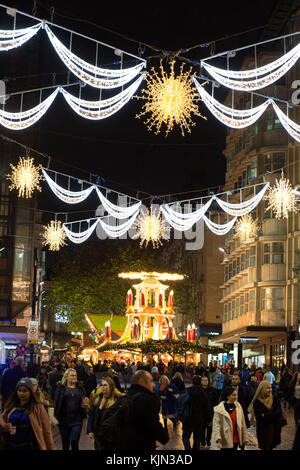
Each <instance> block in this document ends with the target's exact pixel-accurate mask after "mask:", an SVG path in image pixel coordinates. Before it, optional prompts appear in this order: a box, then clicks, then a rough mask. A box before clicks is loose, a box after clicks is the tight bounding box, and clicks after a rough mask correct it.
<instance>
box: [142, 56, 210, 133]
mask: <svg viewBox="0 0 300 470" xmlns="http://www.w3.org/2000/svg"><path fill="white" fill-rule="evenodd" d="M174 65H175V61H171V62H170V74H169V75H168V73H167V72H166V71H165V70H164V68H163V66H162V63H161V64H160V72H161V75H159V74H158V72H157V71H156V70H155V69H154V68H152V69H151V71H152V74H147V75H146V81H147V85H148V86H147V88H146V89H143V90H142V94H143V96H142V97H137V98H138V99H140V98H142V99H145V100H146V102H145V104H144V105H143V107H142V112H141V113H140V114H138V115H136V117H137V118H138V119H139V118H141V117H143V116H145V115H147V114H149V113H150V116H149V117H148V118H146V120H145V124H146V125H147V128H148V130H149V131H152V129H155V131H154V133H155V134H156V135H157V134H159V133H160V131H161V128H162V126H166V137H167V136H168V134H169V133H170V131H171V130H172V129H173V127H174V125H175V124H176V125H179V126H180V129H181V134H182V135H183V136H184V135H185V134H184V131H185V130H186V131H187V132H188V133H190V132H191V127H192V126H195V123H194V122H193V121H192V114H194V115H195V116H199V117H201V118H203V119H206V117H205V116H202V114H200V112H199V109H198V106H197V104H196V102H197V101H200V99H199V96H198V94H197V93H196V90H195V87H194V86H193V76H192V75H191V69H190V70H188V71H185V72H184V71H183V67H184V64H182V65H181V67H180V73H179V75H177V76H175V70H174Z"/></svg>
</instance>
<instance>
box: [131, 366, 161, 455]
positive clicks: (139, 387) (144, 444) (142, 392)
mask: <svg viewBox="0 0 300 470" xmlns="http://www.w3.org/2000/svg"><path fill="white" fill-rule="evenodd" d="M128 398H129V400H131V401H132V411H131V419H130V423H128V442H129V446H130V447H129V448H130V449H135V450H147V451H151V450H155V446H156V441H159V442H161V443H162V444H166V443H167V442H168V440H169V435H168V431H167V430H166V429H165V428H164V427H163V426H162V424H161V423H160V421H159V409H160V399H159V396H158V394H157V393H156V392H155V385H154V382H153V377H152V375H151V374H150V373H149V372H147V371H145V370H139V371H137V372H136V373H135V374H134V375H133V377H132V381H131V387H130V389H129V391H128Z"/></svg>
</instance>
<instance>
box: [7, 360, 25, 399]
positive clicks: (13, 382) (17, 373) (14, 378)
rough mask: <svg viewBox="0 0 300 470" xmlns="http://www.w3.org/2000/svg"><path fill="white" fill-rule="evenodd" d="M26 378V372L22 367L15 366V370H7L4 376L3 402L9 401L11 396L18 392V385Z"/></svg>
mask: <svg viewBox="0 0 300 470" xmlns="http://www.w3.org/2000/svg"><path fill="white" fill-rule="evenodd" d="M23 377H25V372H24V371H23V369H22V367H21V366H15V367H13V369H6V370H5V371H4V374H3V376H2V383H1V394H2V396H3V400H4V401H7V400H8V398H9V397H10V395H12V393H14V391H15V390H16V386H17V383H18V382H19V380H20V379H22V378H23Z"/></svg>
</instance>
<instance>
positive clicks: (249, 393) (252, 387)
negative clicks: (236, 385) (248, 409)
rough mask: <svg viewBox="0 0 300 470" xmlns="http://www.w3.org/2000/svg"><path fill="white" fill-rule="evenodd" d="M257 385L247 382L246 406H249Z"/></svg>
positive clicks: (256, 383)
mask: <svg viewBox="0 0 300 470" xmlns="http://www.w3.org/2000/svg"><path fill="white" fill-rule="evenodd" d="M258 386H259V383H258V382H248V383H247V385H246V390H247V399H248V406H249V405H250V403H251V401H252V400H253V397H254V395H255V393H256V390H257V389H258Z"/></svg>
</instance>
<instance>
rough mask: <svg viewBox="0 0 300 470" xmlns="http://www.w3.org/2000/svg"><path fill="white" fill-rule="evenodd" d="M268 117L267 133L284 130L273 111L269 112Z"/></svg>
mask: <svg viewBox="0 0 300 470" xmlns="http://www.w3.org/2000/svg"><path fill="white" fill-rule="evenodd" d="M266 116H267V119H266V125H265V130H266V131H271V130H272V129H280V128H282V124H281V122H280V120H279V119H278V117H277V115H276V114H275V113H274V110H273V109H272V110H270V111H267V113H266Z"/></svg>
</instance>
